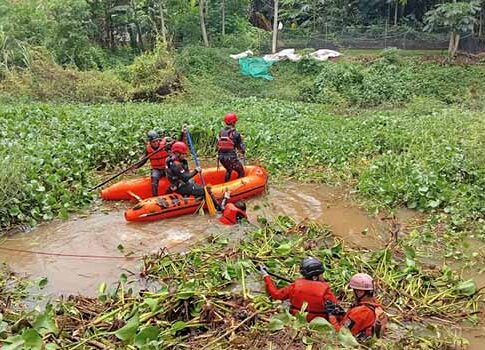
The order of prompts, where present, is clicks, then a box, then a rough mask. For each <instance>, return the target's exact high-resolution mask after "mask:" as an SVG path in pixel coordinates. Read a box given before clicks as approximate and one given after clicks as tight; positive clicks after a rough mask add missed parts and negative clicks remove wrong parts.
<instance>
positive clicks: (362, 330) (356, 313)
mask: <svg viewBox="0 0 485 350" xmlns="http://www.w3.org/2000/svg"><path fill="white" fill-rule="evenodd" d="M387 322H388V318H387V315H386V313H385V312H384V310H383V309H382V306H381V304H379V303H378V302H376V301H375V300H373V301H362V302H360V303H359V304H357V305H356V306H354V307H352V308H350V309H349V310H348V311H347V314H346V315H345V316H344V319H343V321H342V324H343V325H346V326H350V331H351V332H352V334H353V335H354V336H356V337H359V338H361V339H366V338H368V337H372V336H373V335H374V334H375V335H376V336H377V337H378V338H380V337H382V336H383V334H384V333H385V331H386V326H387Z"/></svg>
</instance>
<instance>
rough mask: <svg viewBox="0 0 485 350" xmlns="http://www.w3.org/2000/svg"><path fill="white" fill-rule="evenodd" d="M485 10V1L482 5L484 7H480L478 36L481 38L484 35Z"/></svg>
mask: <svg viewBox="0 0 485 350" xmlns="http://www.w3.org/2000/svg"><path fill="white" fill-rule="evenodd" d="M484 12H485V3H484V4H483V5H482V8H481V9H480V19H479V21H478V37H479V38H481V37H482V35H483V22H484V20H485V18H484V17H485V16H484V15H483V13H484Z"/></svg>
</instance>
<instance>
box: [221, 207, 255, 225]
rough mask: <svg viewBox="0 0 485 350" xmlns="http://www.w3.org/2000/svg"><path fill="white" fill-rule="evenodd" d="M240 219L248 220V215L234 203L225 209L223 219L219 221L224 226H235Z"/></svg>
mask: <svg viewBox="0 0 485 350" xmlns="http://www.w3.org/2000/svg"><path fill="white" fill-rule="evenodd" d="M238 217H239V218H247V217H248V216H247V214H246V213H245V212H244V211H243V210H241V209H239V208H238V207H236V206H235V205H234V204H233V203H229V204H227V205H226V207H225V208H224V212H223V213H222V217H221V218H219V221H220V222H221V223H223V224H224V225H235V224H237V222H238Z"/></svg>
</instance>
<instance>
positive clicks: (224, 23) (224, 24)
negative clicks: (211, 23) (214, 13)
mask: <svg viewBox="0 0 485 350" xmlns="http://www.w3.org/2000/svg"><path fill="white" fill-rule="evenodd" d="M221 10H222V36H224V35H226V2H225V1H224V0H222V3H221Z"/></svg>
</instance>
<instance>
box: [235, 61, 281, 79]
mask: <svg viewBox="0 0 485 350" xmlns="http://www.w3.org/2000/svg"><path fill="white" fill-rule="evenodd" d="M272 65H273V62H266V61H265V60H264V59H263V58H261V57H245V58H240V59H239V67H240V70H241V74H242V75H245V76H247V77H253V78H263V79H266V80H273V77H272V76H271V74H269V68H270V67H271V66H272Z"/></svg>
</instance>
